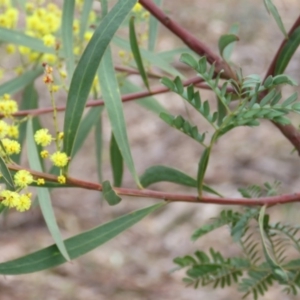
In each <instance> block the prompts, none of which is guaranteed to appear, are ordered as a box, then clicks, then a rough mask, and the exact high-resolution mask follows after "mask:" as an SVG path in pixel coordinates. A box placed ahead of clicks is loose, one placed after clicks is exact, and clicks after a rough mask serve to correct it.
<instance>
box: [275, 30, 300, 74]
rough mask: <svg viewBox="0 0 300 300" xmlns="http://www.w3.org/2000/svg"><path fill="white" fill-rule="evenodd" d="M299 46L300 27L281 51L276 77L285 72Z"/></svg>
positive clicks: (277, 62)
mask: <svg viewBox="0 0 300 300" xmlns="http://www.w3.org/2000/svg"><path fill="white" fill-rule="evenodd" d="M299 45H300V26H299V27H297V29H296V30H295V31H294V32H293V33H292V34H291V36H290V37H289V39H288V41H287V43H286V44H285V45H284V47H283V48H282V49H281V51H280V53H279V55H278V58H277V61H276V65H275V71H274V75H278V74H282V73H283V72H284V70H285V68H286V67H287V65H288V63H289V62H290V60H291V58H292V57H293V55H294V53H295V51H296V50H297V48H298V47H299Z"/></svg>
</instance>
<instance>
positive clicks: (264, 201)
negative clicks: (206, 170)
mask: <svg viewBox="0 0 300 300" xmlns="http://www.w3.org/2000/svg"><path fill="white" fill-rule="evenodd" d="M8 168H9V169H10V170H15V171H17V170H21V169H22V170H24V168H23V167H21V166H18V165H8ZM27 170H28V171H29V172H30V173H31V174H32V175H33V176H34V177H36V178H44V179H45V180H47V181H51V182H57V176H55V175H51V174H46V173H41V172H36V171H33V170H30V169H27ZM66 184H67V185H71V186H74V187H80V188H83V189H87V190H96V191H102V185H101V184H98V183H95V182H90V181H83V180H80V179H77V178H72V177H68V178H67V182H66ZM114 190H115V192H116V193H117V194H118V195H123V196H132V197H140V198H154V199H163V200H165V201H170V202H188V203H199V204H200V203H206V204H208V203H209V204H220V205H246V206H261V205H268V206H273V205H276V204H286V203H291V202H300V193H294V194H286V195H281V196H273V197H262V198H251V199H247V198H215V197H209V196H202V197H201V198H199V197H198V196H194V195H187V194H175V193H166V192H159V191H153V190H148V189H143V190H137V189H129V188H114Z"/></svg>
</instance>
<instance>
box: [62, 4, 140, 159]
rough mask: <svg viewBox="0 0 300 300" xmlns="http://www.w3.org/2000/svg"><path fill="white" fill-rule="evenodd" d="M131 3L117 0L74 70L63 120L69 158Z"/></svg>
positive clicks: (65, 146)
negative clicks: (103, 64) (101, 69)
mask: <svg viewBox="0 0 300 300" xmlns="http://www.w3.org/2000/svg"><path fill="white" fill-rule="evenodd" d="M135 3H136V1H135V0H123V1H119V2H118V3H117V4H116V5H115V6H114V7H113V8H112V10H111V11H110V12H109V13H108V14H107V15H106V16H105V17H104V18H103V20H102V22H101V23H100V25H99V26H98V27H97V28H96V30H95V32H94V35H93V37H92V38H91V40H90V42H89V43H88V45H87V47H86V48H85V50H84V52H83V54H82V56H81V58H80V60H79V62H78V65H77V67H76V69H75V71H74V74H73V77H72V80H71V85H70V90H69V93H68V99H67V106H66V113H65V121H64V152H66V153H67V155H68V156H72V150H73V146H74V141H75V137H76V134H77V131H78V127H79V123H80V120H81V117H82V114H83V110H84V108H85V104H86V101H87V98H88V95H89V92H90V89H91V86H92V84H93V80H94V77H95V75H96V72H97V69H98V66H99V63H100V60H101V58H102V56H103V55H104V52H105V49H106V48H107V46H108V45H109V43H110V41H111V39H112V37H113V35H114V34H115V32H116V31H117V29H118V28H119V27H120V25H121V24H122V22H123V20H124V19H125V17H126V16H127V14H128V13H129V12H130V11H131V9H132V7H133V5H134V4H135Z"/></svg>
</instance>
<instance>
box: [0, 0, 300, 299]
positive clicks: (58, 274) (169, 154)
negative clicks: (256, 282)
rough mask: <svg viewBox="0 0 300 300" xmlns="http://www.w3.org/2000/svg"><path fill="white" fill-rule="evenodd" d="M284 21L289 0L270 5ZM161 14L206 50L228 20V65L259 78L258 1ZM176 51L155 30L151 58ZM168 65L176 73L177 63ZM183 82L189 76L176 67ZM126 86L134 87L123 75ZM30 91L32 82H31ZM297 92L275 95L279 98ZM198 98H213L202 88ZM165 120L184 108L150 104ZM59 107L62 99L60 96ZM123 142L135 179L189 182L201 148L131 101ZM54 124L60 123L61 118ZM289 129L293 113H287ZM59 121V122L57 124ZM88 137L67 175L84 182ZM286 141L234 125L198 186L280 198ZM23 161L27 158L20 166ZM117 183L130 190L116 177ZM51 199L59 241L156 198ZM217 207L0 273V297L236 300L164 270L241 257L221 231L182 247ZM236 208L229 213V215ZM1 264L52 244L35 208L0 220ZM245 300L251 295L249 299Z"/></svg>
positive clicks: (268, 25) (294, 183)
mask: <svg viewBox="0 0 300 300" xmlns="http://www.w3.org/2000/svg"><path fill="white" fill-rule="evenodd" d="M273 2H274V3H275V5H276V6H277V8H278V10H279V12H280V14H281V16H282V18H283V22H284V24H285V26H286V28H287V30H289V28H290V27H291V26H292V24H293V22H294V21H295V19H296V18H297V17H298V15H299V12H300V2H299V1H298V0H284V1H283V0H276V1H275V0H274V1H273ZM163 9H164V10H165V11H166V12H167V13H168V14H169V16H170V17H171V18H173V19H175V20H176V21H178V22H179V23H180V24H181V25H182V26H183V27H185V28H187V29H189V30H190V31H191V32H192V33H193V34H194V35H195V36H197V37H198V38H199V39H200V40H201V41H203V42H205V43H207V44H208V45H209V46H210V47H211V48H212V49H213V50H214V51H215V52H217V51H218V48H217V42H218V39H219V37H220V35H222V34H225V33H227V32H228V30H229V28H230V26H231V25H232V24H233V23H238V24H239V27H240V31H239V34H238V35H239V37H240V41H239V42H238V43H237V44H236V46H235V49H234V52H233V55H232V61H233V62H234V64H235V65H236V67H241V68H242V69H243V72H244V75H248V74H253V73H255V74H259V75H261V76H262V77H263V76H264V74H265V72H266V69H267V68H268V66H269V63H270V62H271V60H272V58H273V55H274V54H275V52H276V51H277V48H278V46H279V45H280V43H281V41H282V39H283V36H282V34H281V32H280V31H279V29H278V28H277V25H276V24H275V21H274V20H273V18H272V17H271V16H269V15H268V14H267V12H266V10H265V8H264V4H263V1H262V0H252V1H247V0H223V1H216V0H210V1H204V0H185V1H179V0H164V1H163ZM180 46H182V43H181V42H180V40H178V39H177V38H176V37H175V36H173V35H172V34H170V33H169V32H168V30H167V29H165V28H163V27H160V30H159V39H158V42H157V48H156V50H157V51H166V50H171V49H174V48H177V47H180ZM175 64H176V66H178V67H179V68H183V66H182V65H180V64H179V63H178V62H175ZM182 70H183V72H185V74H186V75H187V76H194V74H193V72H190V71H188V70H186V69H185V68H183V69H182ZM299 70H300V51H297V53H296V54H295V56H294V58H293V60H292V61H291V63H290V65H289V66H288V69H287V71H286V73H287V74H289V75H290V76H292V77H293V78H294V79H295V80H296V81H297V82H300V72H299ZM131 79H132V80H133V81H134V82H135V83H139V82H140V80H139V79H138V78H136V77H132V78H131ZM37 87H38V89H39V83H37ZM296 90H299V88H298V87H293V88H291V87H289V88H284V90H283V95H284V96H288V95H290V94H291V93H292V92H294V91H296ZM39 93H40V96H42V98H43V103H42V105H43V106H49V105H50V102H47V101H48V100H49V99H48V98H47V96H45V95H43V94H41V93H42V89H41V90H39ZM201 95H202V98H203V99H205V98H206V99H209V100H211V101H214V96H213V94H212V93H210V92H208V91H203V92H202V94H201ZM155 98H156V99H157V100H158V101H159V102H160V103H161V104H162V105H163V106H164V107H165V108H167V109H168V110H170V112H171V113H172V114H185V113H186V107H185V105H184V102H183V100H181V99H180V98H179V97H178V96H177V95H174V94H171V93H168V94H163V95H159V96H156V97H155ZM61 101H62V102H63V101H65V99H61ZM188 110H189V114H190V116H191V118H192V120H193V121H194V122H195V123H196V124H197V125H198V128H199V129H200V131H201V132H204V131H206V130H209V127H208V125H207V124H206V123H205V121H204V120H203V119H201V117H199V115H197V114H195V112H194V111H193V110H192V109H191V108H188ZM124 113H125V117H126V121H127V124H128V135H129V139H130V144H131V146H132V153H133V157H134V161H135V164H136V168H137V171H138V173H139V174H142V173H143V172H144V170H145V169H146V168H147V167H149V166H152V165H157V164H163V165H167V166H172V167H175V168H178V169H180V170H182V171H184V172H186V173H188V174H190V175H191V176H194V177H195V176H196V173H197V165H198V160H199V157H200V155H201V153H202V148H201V147H199V145H197V144H196V143H195V142H193V141H192V140H189V139H188V138H187V137H186V136H184V135H183V134H181V133H180V132H178V131H176V130H174V129H172V128H170V127H168V126H167V125H166V124H165V123H164V122H163V121H161V120H160V119H159V118H158V117H157V116H156V115H154V114H153V113H151V112H149V111H147V110H145V109H144V108H142V107H141V106H139V105H137V104H136V103H134V101H132V102H128V103H126V104H125V105H124ZM61 117H63V116H62V115H61ZM51 118H52V117H51V115H47V116H45V117H44V116H43V123H44V124H47V123H49V124H51ZM291 118H292V120H293V123H294V125H295V126H297V127H298V125H299V124H300V122H299V120H300V117H299V116H291ZM61 120H62V119H61ZM103 128H104V143H105V148H104V154H103V158H104V171H103V173H104V179H110V178H111V170H110V166H109V148H108V146H109V139H110V126H109V122H108V118H107V115H106V114H104V121H103ZM93 144H94V132H91V134H90V135H89V137H88V139H87V141H86V142H85V144H84V147H83V148H82V149H81V152H80V154H79V155H77V157H76V158H75V160H74V161H73V162H72V168H71V175H72V176H73V177H78V178H82V179H84V180H91V181H95V182H96V181H98V179H97V171H96V168H95V165H96V163H95V149H94V146H93ZM292 150H293V148H292V146H291V144H290V143H289V142H288V141H287V140H286V139H285V138H284V137H283V136H282V134H281V133H280V132H279V131H278V130H277V129H276V128H275V127H274V126H273V125H272V124H271V123H269V122H266V121H263V122H262V125H261V126H260V127H258V128H246V127H245V128H243V127H241V128H238V129H235V130H233V131H232V132H230V133H229V134H227V135H226V136H225V138H223V139H221V140H220V141H218V143H217V145H216V146H215V148H214V150H213V156H212V158H211V160H210V164H209V167H208V172H207V174H206V180H205V182H206V184H209V185H210V186H212V187H213V188H215V189H216V190H218V191H219V192H220V193H223V194H224V195H226V196H239V193H238V192H237V188H239V187H245V186H247V185H251V184H261V185H262V184H263V183H264V182H266V181H268V182H270V183H272V182H274V181H275V180H279V181H281V183H282V184H281V189H280V191H281V192H283V193H292V192H296V191H298V192H299V190H300V175H299V167H300V160H299V157H298V156H297V154H296V153H292ZM24 163H25V164H26V161H24ZM123 185H124V186H126V187H133V186H134V183H133V181H132V179H131V177H130V175H129V173H128V171H127V170H126V171H125V178H124V184H123ZM153 189H156V190H164V191H172V192H186V193H193V191H192V190H190V189H187V188H182V187H180V186H176V185H173V184H166V183H160V184H156V185H153ZM52 195H53V196H52V199H53V203H54V207H55V213H56V216H57V220H58V223H59V226H60V228H61V230H62V233H63V236H64V237H65V238H67V237H70V236H73V235H76V234H78V233H79V232H82V231H84V230H88V229H90V228H92V227H94V226H97V225H99V224H101V223H104V222H107V221H109V220H111V219H113V218H116V217H118V216H120V215H123V214H125V213H128V212H130V211H132V210H135V209H139V208H143V207H146V206H148V205H150V204H152V203H155V201H153V200H151V199H138V198H129V197H124V198H123V201H122V202H121V203H120V204H119V205H118V206H116V207H109V206H108V205H106V204H105V203H102V202H101V201H100V194H99V193H98V192H93V191H85V190H79V189H72V190H69V189H59V190H55V191H53V194H52ZM299 208H300V207H299V204H293V205H286V206H283V207H274V208H272V210H270V212H271V213H272V219H274V220H283V221H284V220H287V221H289V222H291V223H293V222H295V223H296V222H299V217H298V212H297V210H298V209H299ZM222 209H223V207H221V206H216V205H207V204H206V205H199V204H197V205H194V204H185V203H173V204H169V205H168V206H167V207H165V208H164V209H162V210H160V211H159V212H157V213H155V214H152V215H150V216H148V217H147V218H146V219H144V220H142V221H141V222H140V223H138V224H137V225H135V226H134V227H133V228H131V229H129V230H127V231H126V232H124V233H123V234H121V235H120V236H118V237H117V238H115V239H113V240H112V241H110V242H108V243H107V244H105V245H103V246H102V247H100V248H98V249H96V250H94V251H92V252H90V253H88V254H86V255H84V256H83V257H81V258H79V259H77V260H75V261H73V262H71V263H67V264H64V265H62V266H60V267H57V268H54V269H51V270H47V271H43V272H39V273H35V274H28V275H21V276H0V300H10V299H24V300H25V299H26V300H27V299H28V300H35V299H46V300H51V299H53V300H54V299H55V300H57V299H61V300H67V299H78V300H81V299H91V300H92V299H99V300H102V299H103V300H108V299H109V300H110V299H111V300H119V299H122V300H127V299H128V300H129V299H130V300H141V299H145V300H152V299H153V300H154V299H155V300H160V299H162V300H170V299H176V300H177V299H178V300H196V299H206V297H209V299H211V300H217V299H218V300H234V299H241V298H242V295H241V294H239V293H238V292H237V291H236V290H235V288H234V287H232V288H230V289H228V288H226V289H224V290H219V289H218V290H212V288H210V287H206V288H199V289H197V290H194V289H193V288H192V287H188V288H186V287H185V285H184V284H183V283H182V281H181V280H182V277H183V275H184V272H183V271H178V272H171V271H172V269H174V267H175V265H174V264H173V262H172V260H173V258H175V257H177V256H182V255H186V254H192V253H194V252H195V251H196V250H198V249H199V250H204V251H206V250H208V249H209V248H210V247H211V246H213V247H214V248H215V249H216V250H219V251H220V252H222V253H223V254H224V255H225V256H226V255H227V256H228V257H230V256H232V255H236V254H238V253H239V252H240V249H239V248H238V246H237V245H234V244H233V243H232V242H231V239H230V236H229V233H228V232H227V230H226V228H222V229H221V230H218V231H216V232H214V233H213V234H211V235H208V236H206V237H204V238H202V239H200V240H198V241H196V242H192V241H191V240H190V236H191V234H192V233H193V231H194V230H195V229H196V228H197V227H200V226H201V225H203V224H205V222H208V221H209V219H210V218H212V217H214V216H216V215H217V214H218V213H219V212H220V211H221V210H222ZM236 209H238V208H236ZM0 241H1V244H0V245H1V246H0V260H1V261H6V260H9V259H12V258H16V257H19V256H22V255H24V254H26V253H30V252H33V251H35V250H37V249H40V248H43V247H46V246H48V245H50V244H52V243H53V240H52V238H51V236H50V234H49V233H48V230H47V228H46V226H45V224H44V221H43V218H42V216H41V213H40V211H39V209H38V208H33V209H32V210H30V211H29V212H26V213H22V214H20V213H10V214H9V215H8V216H7V217H6V218H5V219H4V218H2V217H1V219H0ZM279 291H280V287H274V288H272V289H271V291H270V292H269V293H268V294H266V295H265V296H264V297H263V299H272V300H277V299H297V297H294V298H293V297H291V296H286V295H285V294H280V293H279ZM249 299H251V297H249Z"/></svg>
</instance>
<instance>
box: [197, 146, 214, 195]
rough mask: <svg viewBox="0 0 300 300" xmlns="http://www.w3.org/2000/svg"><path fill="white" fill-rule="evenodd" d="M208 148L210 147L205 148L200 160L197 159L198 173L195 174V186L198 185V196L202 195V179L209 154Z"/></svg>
mask: <svg viewBox="0 0 300 300" xmlns="http://www.w3.org/2000/svg"><path fill="white" fill-rule="evenodd" d="M210 149H211V148H205V149H204V151H203V153H202V155H201V158H200V161H199V166H198V175H197V187H198V194H199V196H201V195H202V189H203V180H204V176H205V172H206V168H207V165H208V160H209V156H210Z"/></svg>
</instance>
